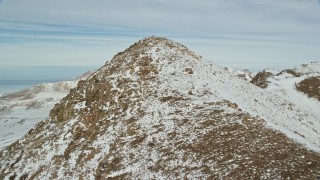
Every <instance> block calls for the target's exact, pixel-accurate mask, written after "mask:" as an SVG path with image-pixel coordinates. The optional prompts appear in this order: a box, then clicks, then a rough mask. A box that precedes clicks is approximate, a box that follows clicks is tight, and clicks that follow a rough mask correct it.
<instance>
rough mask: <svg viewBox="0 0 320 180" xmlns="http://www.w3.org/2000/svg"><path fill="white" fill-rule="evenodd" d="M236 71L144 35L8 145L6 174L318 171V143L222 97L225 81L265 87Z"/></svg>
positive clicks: (304, 174)
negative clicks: (309, 144)
mask: <svg viewBox="0 0 320 180" xmlns="http://www.w3.org/2000/svg"><path fill="white" fill-rule="evenodd" d="M223 78H228V79H227V80H225V79H223ZM237 78H239V77H237V76H236V75H235V76H233V75H231V74H230V73H229V72H228V71H226V70H223V69H222V68H218V67H215V66H214V65H213V64H212V63H209V62H205V61H204V60H203V59H201V57H200V56H197V55H195V54H194V53H193V52H191V51H190V50H188V49H187V48H186V47H185V46H183V45H180V44H178V43H175V42H173V41H171V40H168V39H165V38H156V37H149V38H146V39H143V40H141V41H139V42H137V43H136V44H134V45H132V46H131V47H129V48H128V49H126V50H125V51H123V52H121V53H118V54H117V55H116V56H115V57H114V58H113V59H112V60H111V61H110V62H107V63H106V64H105V65H104V66H103V67H101V68H100V69H98V70H97V71H96V72H95V73H93V74H92V75H91V76H90V77H89V78H88V79H87V80H84V81H80V82H79V83H78V86H77V87H76V88H75V89H73V90H71V91H70V93H69V94H68V95H67V96H66V97H65V98H64V99H62V100H61V102H60V103H59V104H56V105H55V107H54V108H53V109H52V111H51V113H50V118H48V119H47V120H46V121H43V122H41V123H39V124H38V125H37V127H36V128H34V129H33V130H31V131H29V133H28V134H27V135H26V136H25V137H24V138H23V139H22V140H20V141H17V142H16V143H14V144H12V145H11V146H9V147H7V148H6V149H5V150H3V151H1V152H0V170H1V171H0V179H2V178H4V177H7V178H8V177H12V178H14V177H16V178H28V179H34V178H35V179H43V178H49V179H61V178H66V179H72V178H76V179H94V178H96V179H108V178H110V179H112V178H114V179H152V178H155V179H159V178H167V179H183V178H187V179H195V178H204V179H219V178H221V179H230V178H234V179H248V178H252V179H259V178H261V179H281V178H301V179H315V178H316V176H317V175H318V172H320V164H319V163H320V155H319V154H318V153H316V152H314V151H311V150H308V149H307V148H305V147H304V146H302V145H300V144H297V143H296V142H294V141H293V140H291V139H289V138H288V137H286V136H285V135H284V134H282V133H280V132H279V131H275V130H273V129H270V128H268V127H267V126H266V122H265V120H263V119H261V118H260V117H258V116H253V115H250V114H249V113H247V112H245V111H244V110H242V109H240V108H242V107H240V106H239V105H238V104H237V103H234V102H231V101H230V100H226V99H225V98H224V97H222V94H224V93H226V94H228V93H229V92H225V91H223V90H220V91H219V88H220V87H221V86H223V85H226V87H228V88H227V89H230V91H231V88H233V86H236V87H234V88H235V89H238V90H239V91H241V92H242V91H243V92H246V91H249V92H248V93H247V94H250V95H252V94H253V95H254V93H256V94H259V95H261V96H264V94H263V93H264V92H262V91H260V89H259V88H256V87H255V86H253V85H251V84H249V83H247V82H246V81H244V80H242V79H240V78H239V81H240V83H238V84H232V83H236V82H237V81H235V80H234V79H237ZM210 83H211V84H217V85H213V86H210V85H209V84H210ZM246 83H247V84H246ZM229 84H231V85H230V86H229ZM227 85H228V86H227ZM256 89H258V90H257V92H251V91H252V90H256ZM248 97H250V96H248ZM266 99H271V100H270V102H271V101H272V102H276V103H283V104H285V103H287V102H286V101H284V100H278V99H279V98H277V97H275V98H274V99H273V97H272V96H270V97H269V96H268V97H267V98H266ZM266 101H267V100H266ZM239 102H240V101H239ZM241 102H243V101H241ZM248 102H252V103H255V104H257V106H259V104H262V105H261V107H265V105H264V104H263V103H264V102H263V101H261V102H258V100H256V99H254V98H252V99H248ZM266 108H270V107H266ZM292 108H295V107H292ZM292 112H293V113H292V114H293V115H296V116H297V117H298V116H299V115H300V114H295V113H300V112H296V111H295V109H293V111H292ZM301 113H303V112H301ZM296 116H292V117H294V118H295V117H296ZM306 116H308V115H306ZM310 116H311V115H310Z"/></svg>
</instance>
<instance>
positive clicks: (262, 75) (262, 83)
mask: <svg viewBox="0 0 320 180" xmlns="http://www.w3.org/2000/svg"><path fill="white" fill-rule="evenodd" d="M272 75H273V74H272V73H271V72H267V71H262V72H259V73H258V74H256V75H255V76H254V77H253V78H252V80H251V81H250V82H251V83H252V84H254V85H256V86H259V87H261V88H266V87H268V82H267V79H268V77H270V76H272Z"/></svg>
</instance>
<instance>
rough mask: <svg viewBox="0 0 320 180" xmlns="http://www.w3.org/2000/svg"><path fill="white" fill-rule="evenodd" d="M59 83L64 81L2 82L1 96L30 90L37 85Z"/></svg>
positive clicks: (0, 83)
mask: <svg viewBox="0 0 320 180" xmlns="http://www.w3.org/2000/svg"><path fill="white" fill-rule="evenodd" d="M59 81H63V80H0V96H2V95H5V94H8V93H12V92H17V91H20V90H23V89H26V88H30V87H33V86H34V85H37V84H42V83H48V82H59Z"/></svg>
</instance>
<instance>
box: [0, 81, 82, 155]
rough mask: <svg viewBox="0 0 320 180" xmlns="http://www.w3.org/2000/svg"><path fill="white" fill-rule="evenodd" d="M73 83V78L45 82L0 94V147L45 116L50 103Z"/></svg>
mask: <svg viewBox="0 0 320 180" xmlns="http://www.w3.org/2000/svg"><path fill="white" fill-rule="evenodd" d="M76 84H77V82H75V81H64V82H59V83H46V84H41V85H35V86H34V87H32V88H29V89H25V90H21V91H18V92H14V93H10V94H7V95H5V96H2V97H0V149H2V148H3V147H5V146H6V145H9V144H10V143H12V142H14V141H16V140H17V139H19V138H21V137H22V136H23V135H24V134H26V133H27V132H28V131H29V130H30V129H31V128H33V127H34V126H35V125H36V124H37V123H38V122H40V121H42V120H44V119H46V118H47V117H48V115H49V112H50V110H51V109H52V108H53V106H54V104H56V103H58V102H59V101H60V100H61V99H62V98H63V97H64V96H66V95H67V93H68V92H69V90H70V89H71V88H74V87H75V86H76Z"/></svg>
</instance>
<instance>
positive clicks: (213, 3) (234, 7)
mask: <svg viewBox="0 0 320 180" xmlns="http://www.w3.org/2000/svg"><path fill="white" fill-rule="evenodd" d="M151 35H155V36H164V37H168V38H171V39H173V40H175V41H178V42H180V43H182V44H184V45H186V46H187V47H189V48H190V49H191V50H192V51H194V52H196V53H197V54H199V55H202V56H203V57H204V58H206V59H210V60H212V61H213V62H214V63H216V64H218V65H221V66H231V67H234V68H238V69H250V70H254V71H255V70H261V69H264V68H275V69H279V70H280V69H281V68H291V67H293V66H296V65H299V64H302V63H306V62H310V61H319V60H320V50H319V48H320V3H319V1H318V0H281V1H279V0H198V1H194V0H183V1H182V0H179V1H178V0H135V1H132V0H90V1H89V0H54V1H53V0H0V67H1V68H0V69H3V68H6V67H11V68H12V67H15V66H19V67H20V66H35V67H43V66H59V67H60V66H84V67H90V68H92V67H99V66H101V65H103V64H104V63H105V62H106V61H107V60H110V59H111V58H112V57H113V56H114V55H115V54H117V53H118V52H119V51H122V50H124V49H126V48H127V47H129V46H130V45H131V44H133V43H134V42H136V41H138V40H140V39H142V38H144V37H147V36H151ZM6 73H8V72H6ZM1 76H2V77H1ZM4 76H5V75H4V74H3V72H2V73H1V72H0V79H4ZM6 76H8V75H6Z"/></svg>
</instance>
